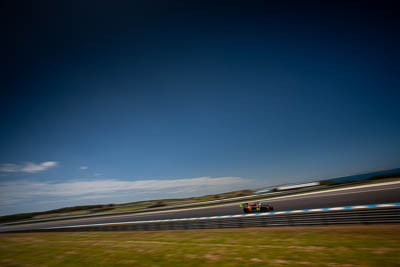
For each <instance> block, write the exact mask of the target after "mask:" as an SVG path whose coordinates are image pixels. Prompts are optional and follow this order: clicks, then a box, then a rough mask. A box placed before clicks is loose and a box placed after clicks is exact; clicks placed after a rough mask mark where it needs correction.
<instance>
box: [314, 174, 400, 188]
mask: <svg viewBox="0 0 400 267" xmlns="http://www.w3.org/2000/svg"><path fill="white" fill-rule="evenodd" d="M387 178H400V173H385V174H380V175H375V176H371V177H368V178H365V179H363V180H361V181H373V180H379V179H387ZM354 182H360V180H351V179H350V180H345V181H332V180H324V181H321V185H339V184H348V183H354Z"/></svg>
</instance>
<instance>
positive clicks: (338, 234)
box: [0, 225, 400, 266]
mask: <svg viewBox="0 0 400 267" xmlns="http://www.w3.org/2000/svg"><path fill="white" fill-rule="evenodd" d="M399 262H400V225H385V226H335V227H293V228H289V227H288V228H246V229H216V230H175V231H142V232H92V233H87V232H86V233H82V232H81V233H32V234H2V235H0V266H27V265H29V266H32V265H33V266H110V265H118V266H124V265H126V266H182V265H184V266H282V265H286V266H305V265H312V266H398V263H399Z"/></svg>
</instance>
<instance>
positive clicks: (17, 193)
mask: <svg viewBox="0 0 400 267" xmlns="http://www.w3.org/2000/svg"><path fill="white" fill-rule="evenodd" d="M248 181H249V180H247V179H243V178H240V177H217V178H212V177H197V178H188V179H170V180H141V181H123V180H116V179H107V180H94V181H72V182H65V183H48V182H30V181H14V182H0V202H1V201H5V200H6V199H16V198H18V199H26V198H32V197H40V198H41V197H73V198H75V197H79V198H81V199H82V197H85V198H86V199H89V198H92V199H94V198H96V196H99V195H101V197H104V195H105V194H108V195H119V194H121V193H125V192H139V193H146V192H156V191H158V190H159V191H161V192H163V193H169V192H171V191H172V192H174V191H175V192H176V191H177V190H179V191H185V190H187V192H193V191H196V190H195V189H197V190H199V192H203V191H205V192H206V191H208V190H207V189H215V188H221V189H222V190H223V188H224V187H225V188H231V187H232V186H239V185H244V184H247V183H248Z"/></svg>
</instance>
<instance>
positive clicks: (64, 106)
mask: <svg viewBox="0 0 400 267" xmlns="http://www.w3.org/2000/svg"><path fill="white" fill-rule="evenodd" d="M82 2H83V3H82ZM191 2H192V1H40V3H39V2H36V1H32V2H24V1H19V2H18V3H16V1H6V2H5V3H2V4H1V5H2V8H1V13H0V14H1V16H0V17H1V19H0V20H1V23H2V25H5V29H4V31H3V34H2V43H3V45H2V46H3V48H2V51H1V52H0V53H1V54H3V55H2V58H3V60H2V64H1V65H2V70H3V71H2V74H1V75H2V90H1V95H0V97H1V99H0V112H1V131H0V151H1V152H0V164H4V163H13V164H22V163H23V162H35V163H38V162H44V161H57V162H58V163H59V166H58V167H57V168H53V169H50V170H48V171H45V172H40V173H35V174H26V173H6V174H3V175H2V176H0V179H2V180H3V181H6V182H7V181H26V180H29V181H31V182H32V181H33V182H36V181H47V182H53V183H59V182H67V181H75V180H76V179H78V180H82V179H83V180H96V179H105V178H113V179H119V180H129V181H133V180H146V179H150V178H151V179H177V178H194V177H201V176H209V177H231V176H234V177H242V178H244V179H251V180H252V181H253V182H254V183H253V184H252V185H251V186H249V185H247V187H257V185H258V184H261V185H272V184H278V183H282V182H296V181H305V180H313V179H317V178H327V177H331V176H340V175H346V174H350V173H353V172H360V171H365V170H373V169H381V168H396V167H399V166H400V138H399V132H400V123H399V121H400V120H399V118H400V109H399V99H400V98H399V97H400V93H399V58H400V57H399V49H398V48H399V47H400V46H399V45H400V42H399V36H400V35H399V32H398V29H399V19H398V18H399V17H400V16H399V9H398V7H397V6H396V4H395V3H396V1H316V2H314V1H279V2H280V4H277V3H274V2H272V1H258V0H257V1H226V2H225V1H216V2H217V3H215V1H211V2H205V1H198V2H197V3H191ZM276 2H278V1H276ZM327 2H330V3H327ZM82 165H84V166H88V170H87V171H86V172H85V173H82V170H80V169H79V166H82ZM198 193H199V194H200V192H198ZM201 193H206V192H201ZM160 197H164V195H160ZM131 198H132V199H128V200H135V196H132V197H131ZM124 200H125V199H124ZM107 201H109V200H104V201H100V202H107ZM110 201H113V200H110ZM97 202H99V200H98V201H97ZM77 203H78V204H80V203H81V202H77ZM82 203H83V202H82ZM74 204H76V203H74ZM15 205H16V206H13V207H12V209H13V210H30V209H34V208H32V207H30V208H27V207H25V208H23V207H21V206H18V205H17V204H15ZM57 205H61V204H57ZM57 205H55V206H57ZM55 206H54V205H53V206H52V205H49V207H55ZM61 206H62V205H61ZM10 207H11V206H7V211H9V210H10V209H11V208H10ZM36 207H38V208H37V209H45V206H40V205H37V206H36ZM0 210H1V207H0ZM4 210H6V209H5V208H4Z"/></svg>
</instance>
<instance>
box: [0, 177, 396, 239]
mask: <svg viewBox="0 0 400 267" xmlns="http://www.w3.org/2000/svg"><path fill="white" fill-rule="evenodd" d="M265 202H267V203H268V204H271V205H272V206H273V207H274V209H275V211H285V210H297V209H314V208H329V207H338V206H351V205H364V204H381V203H394V202H400V183H395V184H384V185H379V184H377V185H374V186H370V187H360V188H351V189H345V190H343V189H338V190H334V191H331V192H314V193H306V194H303V195H298V196H283V197H278V198H276V199H271V200H266V201H265ZM233 214H243V210H242V209H241V208H240V207H239V205H238V204H223V205H218V206H210V207H203V208H193V209H184V210H173V211H158V212H149V213H141V214H128V215H116V216H108V217H96V218H85V219H76V220H70V221H54V222H45V223H35V224H25V225H15V226H4V227H0V232H3V231H10V230H28V229H39V228H46V227H60V226H70V225H82V224H100V223H111V222H129V221H143V220H156V219H178V218H191V217H203V216H204V217H205V216H217V215H233Z"/></svg>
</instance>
